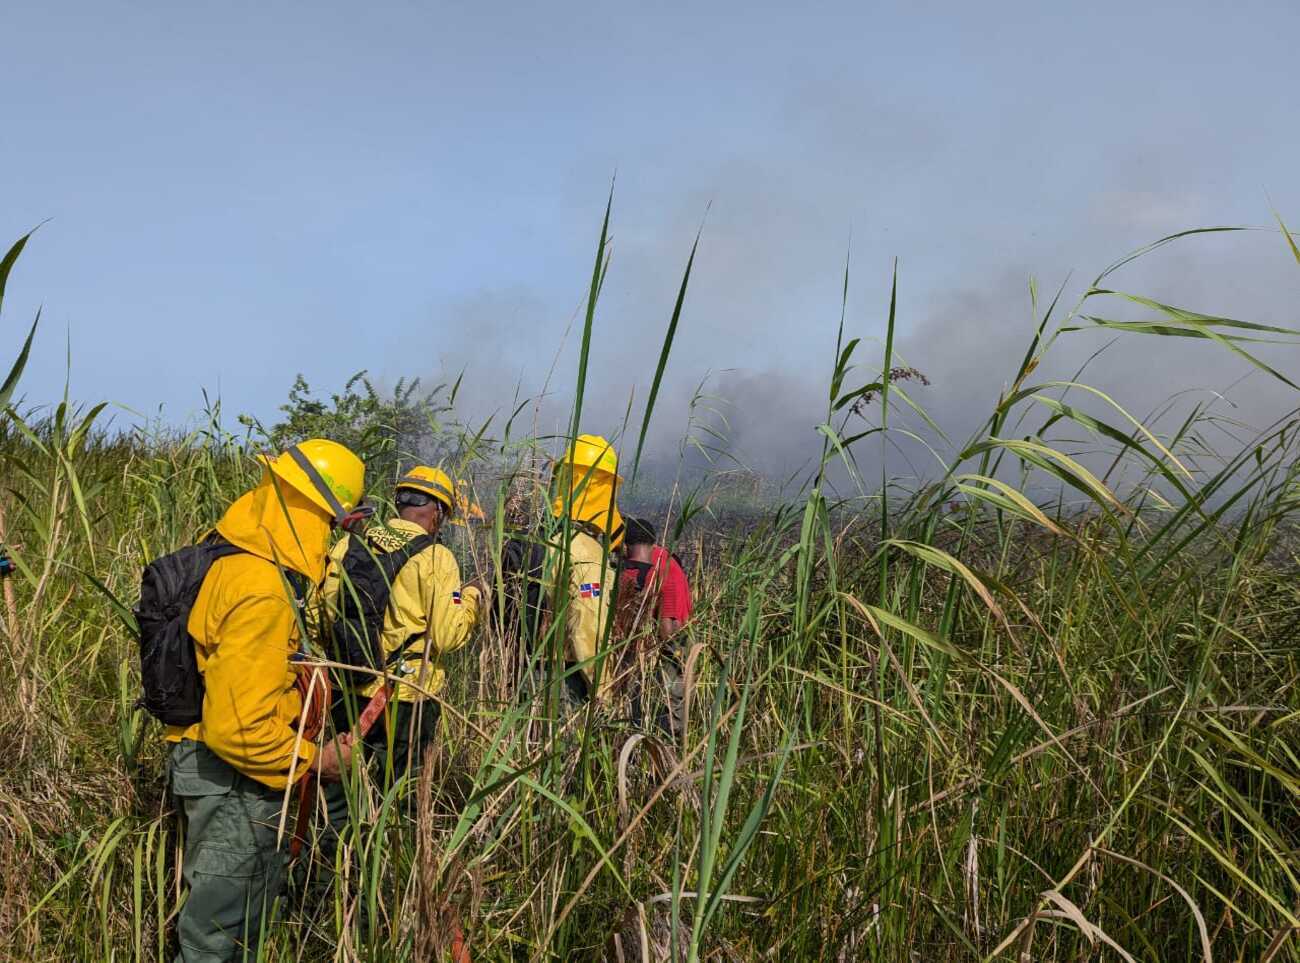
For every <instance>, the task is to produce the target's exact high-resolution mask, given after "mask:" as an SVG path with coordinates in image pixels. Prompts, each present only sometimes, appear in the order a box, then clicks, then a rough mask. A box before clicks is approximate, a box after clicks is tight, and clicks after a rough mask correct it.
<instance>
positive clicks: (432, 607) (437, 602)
mask: <svg viewBox="0 0 1300 963" xmlns="http://www.w3.org/2000/svg"><path fill="white" fill-rule="evenodd" d="M427 584H428V585H429V586H430V588H431V590H432V597H431V598H430V600H429V635H430V640H431V641H432V643H433V650H434V651H435V652H437V653H438V654H440V655H441V654H442V653H445V652H455V651H456V650H457V649H459V648H460V647H461V646H463V645H464V644H465V643H466V642H467V641H469V635H470V632H472V631H473V630H474V626H475V625H476V624H478V615H479V602H480V600H479V597H478V589H476V588H472V587H470V588H462V587H461V584H460V566H459V565H457V564H456V556H454V555H452V554H451V551H450V550H449V549H448V548H446V547H445V546H443V545H437V546H435V547H434V550H433V577H432V578H431V579H429V581H428V583H427Z"/></svg>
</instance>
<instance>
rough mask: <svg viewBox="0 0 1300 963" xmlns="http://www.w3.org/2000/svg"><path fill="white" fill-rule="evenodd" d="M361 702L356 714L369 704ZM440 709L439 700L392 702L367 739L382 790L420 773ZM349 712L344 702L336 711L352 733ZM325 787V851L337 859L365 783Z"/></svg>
mask: <svg viewBox="0 0 1300 963" xmlns="http://www.w3.org/2000/svg"><path fill="white" fill-rule="evenodd" d="M359 701H360V703H361V705H360V706H359V707H356V708H355V709H354V714H355V713H359V711H360V709H361V708H364V706H365V702H366V700H365V699H361V700H359ZM440 711H441V707H440V706H439V704H438V702H437V701H436V700H434V699H424V700H422V701H420V702H390V703H389V704H388V706H387V708H386V709H385V710H384V714H383V715H381V716H380V717H379V718H378V719H377V720H375V725H374V728H372V729H371V730H370V732H369V733H367V734H366V738H365V740H364V742H363V743H362V746H361V752H362V756H363V758H364V762H365V765H366V766H367V767H368V768H369V770H370V774H371V778H372V779H373V780H374V781H375V784H376V785H377V786H379V788H380V789H381V790H382V791H383V792H387V791H388V790H389V789H391V788H392V787H393V785H394V784H395V783H396V782H397V781H398V780H399V779H401V778H402V777H403V776H405V775H407V774H410V775H411V776H414V775H415V772H416V771H417V770H418V769H419V767H420V763H421V761H422V760H423V759H424V754H425V752H426V751H427V750H428V748H429V747H430V746H431V745H432V744H433V740H434V737H435V736H436V735H437V732H438V716H439V714H440ZM348 715H349V713H348V711H347V706H346V705H345V704H343V703H342V702H340V704H339V705H337V706H336V707H335V712H334V717H335V728H336V731H338V732H347V731H348V729H349V726H348ZM349 778H350V777H349ZM321 788H322V795H323V796H324V798H325V811H326V813H327V814H328V815H329V825H328V826H327V827H326V828H325V831H324V832H323V833H322V836H321V855H322V856H324V857H325V858H326V859H327V860H329V861H330V862H333V860H334V854H335V853H336V852H337V849H338V839H339V836H341V835H342V834H343V831H344V830H345V829H346V828H347V826H348V823H349V822H350V821H351V809H352V803H354V802H355V801H356V798H357V793H358V792H360V791H361V789H362V787H361V786H359V785H356V784H355V782H354V784H353V785H351V786H348V785H345V784H344V783H342V782H335V783H330V784H328V785H326V786H323V787H321Z"/></svg>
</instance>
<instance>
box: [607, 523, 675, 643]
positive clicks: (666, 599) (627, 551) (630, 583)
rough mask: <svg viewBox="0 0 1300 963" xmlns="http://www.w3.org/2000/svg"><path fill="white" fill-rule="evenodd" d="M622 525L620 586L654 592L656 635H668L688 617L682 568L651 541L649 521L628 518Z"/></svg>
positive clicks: (664, 637)
mask: <svg viewBox="0 0 1300 963" xmlns="http://www.w3.org/2000/svg"><path fill="white" fill-rule="evenodd" d="M626 526H627V527H626V529H625V532H624V535H623V551H624V556H623V580H624V588H625V589H629V590H630V589H633V588H635V590H636V591H637V592H644V591H646V590H647V589H649V590H650V591H651V592H655V593H658V602H657V603H656V609H655V617H656V618H657V619H658V620H659V638H661V639H670V638H672V637H673V636H674V635H676V634H677V633H678V632H679V631H680V630H681V628H682V626H683V625H685V624H686V620H687V619H689V618H690V617H691V586H690V583H689V582H687V580H686V572H685V570H683V568H682V566H681V563H680V562H678V561H677V559H676V558H675V557H674V556H673V555H672V553H670V552H669V551H668V549H666V548H664V547H663V546H662V545H656V544H655V530H654V528H653V527H652V526H651V525H650V523H649V522H646V521H645V520H644V519H640V518H630V519H628V520H627V522H626Z"/></svg>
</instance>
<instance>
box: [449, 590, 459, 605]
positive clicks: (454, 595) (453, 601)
mask: <svg viewBox="0 0 1300 963" xmlns="http://www.w3.org/2000/svg"><path fill="white" fill-rule="evenodd" d="M451 604H452V605H460V593H459V592H452V593H451Z"/></svg>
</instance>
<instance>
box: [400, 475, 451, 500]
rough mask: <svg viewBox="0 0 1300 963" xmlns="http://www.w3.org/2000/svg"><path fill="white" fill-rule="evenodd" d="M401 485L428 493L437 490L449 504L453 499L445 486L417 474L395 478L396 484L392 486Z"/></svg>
mask: <svg viewBox="0 0 1300 963" xmlns="http://www.w3.org/2000/svg"><path fill="white" fill-rule="evenodd" d="M403 486H405V487H407V488H417V489H419V490H420V491H422V492H427V493H430V494H432V493H433V492H437V493H438V494H439V495H442V496H444V497H445V498H446V499H447V502H448V505H449V506H450V504H451V503H452V502H453V501H454V500H455V499H454V496H453V495H452V493H451V492H449V491H447V489H446V488H445V487H443V486H442V485H440V484H438V483H437V482H436V481H433V480H432V479H429V478H421V477H420V476H419V475H403V476H402V477H401V478H399V479H397V484H396V485H394V486H393V487H394V488H402V487H403ZM435 497H436V496H435Z"/></svg>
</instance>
